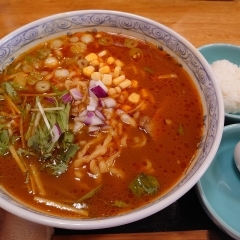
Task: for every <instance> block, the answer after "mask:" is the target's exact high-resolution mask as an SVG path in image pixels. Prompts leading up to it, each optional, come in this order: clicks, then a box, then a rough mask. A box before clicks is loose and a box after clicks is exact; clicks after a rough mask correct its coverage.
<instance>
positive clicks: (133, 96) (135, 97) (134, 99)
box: [128, 92, 141, 104]
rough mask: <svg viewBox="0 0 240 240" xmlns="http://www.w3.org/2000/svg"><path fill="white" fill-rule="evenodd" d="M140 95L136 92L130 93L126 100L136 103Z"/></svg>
mask: <svg viewBox="0 0 240 240" xmlns="http://www.w3.org/2000/svg"><path fill="white" fill-rule="evenodd" d="M140 98H141V97H140V95H139V94H137V93H134V92H133V93H131V94H130V96H129V97H128V101H129V102H130V103H133V104H138V103H139V101H140Z"/></svg>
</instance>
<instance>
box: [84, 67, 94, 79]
mask: <svg viewBox="0 0 240 240" xmlns="http://www.w3.org/2000/svg"><path fill="white" fill-rule="evenodd" d="M94 71H95V68H94V66H87V67H85V68H83V74H84V75H85V76H87V77H90V76H91V74H92V73H93V72H94Z"/></svg>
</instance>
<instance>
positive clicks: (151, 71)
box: [143, 67, 153, 74]
mask: <svg viewBox="0 0 240 240" xmlns="http://www.w3.org/2000/svg"><path fill="white" fill-rule="evenodd" d="M143 70H144V71H145V72H148V73H150V74H153V70H152V69H151V68H149V67H145V68H143Z"/></svg>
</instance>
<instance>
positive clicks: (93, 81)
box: [88, 80, 98, 99]
mask: <svg viewBox="0 0 240 240" xmlns="http://www.w3.org/2000/svg"><path fill="white" fill-rule="evenodd" d="M96 83H97V80H90V82H89V91H88V92H89V96H90V97H92V98H94V99H98V97H97V96H96V95H95V94H94V93H93V92H92V91H91V88H92V87H94V86H96Z"/></svg>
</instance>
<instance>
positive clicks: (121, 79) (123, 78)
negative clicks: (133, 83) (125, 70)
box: [113, 75, 126, 86]
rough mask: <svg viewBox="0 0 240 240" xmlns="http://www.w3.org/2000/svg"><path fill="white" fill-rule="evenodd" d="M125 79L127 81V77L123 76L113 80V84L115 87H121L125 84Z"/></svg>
mask: <svg viewBox="0 0 240 240" xmlns="http://www.w3.org/2000/svg"><path fill="white" fill-rule="evenodd" d="M125 79H126V77H125V75H121V76H119V77H117V78H114V79H113V84H114V85H115V86H118V85H119V84H120V83H121V82H123V81H124V80H125Z"/></svg>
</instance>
